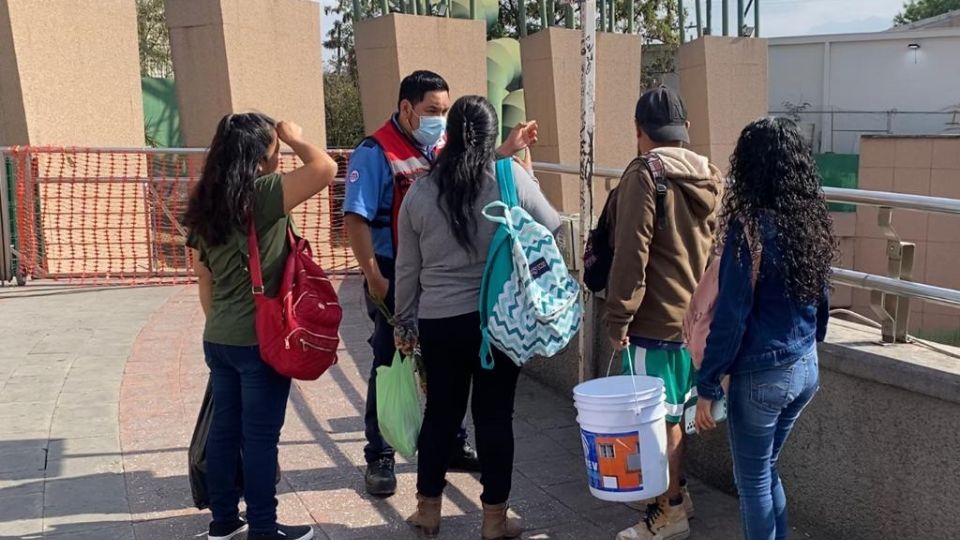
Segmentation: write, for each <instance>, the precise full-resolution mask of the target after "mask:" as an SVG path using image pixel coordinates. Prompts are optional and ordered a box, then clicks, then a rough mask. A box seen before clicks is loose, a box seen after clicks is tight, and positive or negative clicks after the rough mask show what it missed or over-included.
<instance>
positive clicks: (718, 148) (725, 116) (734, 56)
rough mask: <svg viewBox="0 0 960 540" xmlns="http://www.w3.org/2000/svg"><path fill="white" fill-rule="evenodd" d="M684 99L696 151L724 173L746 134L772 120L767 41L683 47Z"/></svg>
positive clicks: (716, 39)
mask: <svg viewBox="0 0 960 540" xmlns="http://www.w3.org/2000/svg"><path fill="white" fill-rule="evenodd" d="M677 68H678V71H679V74H680V93H681V95H683V99H684V100H685V101H686V103H687V116H688V118H689V120H690V142H691V148H692V149H693V150H694V151H696V152H699V153H701V154H704V155H706V156H709V157H710V160H711V161H713V162H714V163H715V164H716V165H717V166H718V167H720V169H721V170H724V171H726V170H727V169H728V168H729V162H730V155H731V154H732V153H733V149H734V148H735V147H736V144H737V139H738V138H739V136H740V132H741V131H742V130H743V128H744V127H745V126H746V125H747V124H748V123H750V122H752V121H753V120H756V119H758V118H761V117H763V116H767V114H768V113H769V108H768V106H767V40H765V39H759V38H734V37H721V36H704V37H702V38H700V39H697V40H694V41H691V42H689V43H686V44H684V45H681V46H680V53H679V60H678V66H677Z"/></svg>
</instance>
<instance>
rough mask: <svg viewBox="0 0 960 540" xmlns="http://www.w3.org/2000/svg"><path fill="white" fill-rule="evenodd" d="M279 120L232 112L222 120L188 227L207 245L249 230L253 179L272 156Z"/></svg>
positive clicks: (186, 216) (190, 209)
mask: <svg viewBox="0 0 960 540" xmlns="http://www.w3.org/2000/svg"><path fill="white" fill-rule="evenodd" d="M275 127H276V122H274V121H273V119H272V118H270V117H269V116H266V115H264V114H260V113H244V114H228V115H226V116H224V117H223V119H221V120H220V123H219V124H218V125H217V132H216V134H215V135H214V136H213V141H212V142H211V143H210V148H209V150H208V152H207V158H206V162H205V163H204V165H203V173H202V174H201V175H200V182H199V183H198V184H197V187H196V189H195V190H194V191H193V194H192V195H191V196H190V202H189V204H188V206H187V211H186V213H185V214H184V218H183V222H184V225H186V227H187V228H188V229H189V230H190V231H191V233H192V234H195V235H197V236H199V237H200V238H202V239H203V241H204V242H206V244H207V245H208V246H218V245H221V244H223V243H225V242H226V241H227V239H228V238H229V236H230V233H231V232H233V231H234V230H239V231H246V227H247V220H248V219H249V216H250V212H251V211H252V210H253V181H254V180H255V179H256V178H257V176H259V174H260V172H259V167H260V165H261V164H262V163H263V161H264V159H266V158H267V157H268V156H267V154H268V152H269V150H270V146H271V144H273V139H274V137H275V136H276V135H275V131H276V130H275Z"/></svg>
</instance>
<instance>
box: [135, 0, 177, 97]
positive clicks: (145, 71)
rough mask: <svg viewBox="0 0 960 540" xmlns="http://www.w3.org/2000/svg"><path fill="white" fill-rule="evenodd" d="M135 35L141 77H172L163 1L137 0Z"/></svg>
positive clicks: (168, 36)
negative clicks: (136, 36)
mask: <svg viewBox="0 0 960 540" xmlns="http://www.w3.org/2000/svg"><path fill="white" fill-rule="evenodd" d="M137 35H138V36H139V49H140V75H141V76H142V77H160V78H164V77H169V76H171V75H173V61H172V60H171V59H170V32H169V30H168V29H167V20H166V16H165V10H164V5H163V0H137Z"/></svg>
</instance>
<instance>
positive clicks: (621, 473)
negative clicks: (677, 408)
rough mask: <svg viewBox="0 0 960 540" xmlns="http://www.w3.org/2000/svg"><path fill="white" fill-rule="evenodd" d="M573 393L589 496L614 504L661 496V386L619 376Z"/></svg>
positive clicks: (665, 471) (664, 474)
mask: <svg viewBox="0 0 960 540" xmlns="http://www.w3.org/2000/svg"><path fill="white" fill-rule="evenodd" d="M634 388H636V389H634ZM573 393H574V404H575V405H576V407H577V422H579V423H580V441H581V443H582V445H583V455H584V461H585V465H586V469H587V483H588V485H589V486H590V493H592V494H593V496H594V497H597V498H598V499H602V500H605V501H612V502H629V501H639V500H643V499H649V498H652V497H656V496H659V495H662V494H663V493H665V492H666V491H667V484H668V482H669V467H668V464H667V432H666V426H665V424H664V416H665V415H666V408H665V407H664V392H663V381H661V380H660V379H658V378H656V377H645V376H629V375H620V376H616V377H605V378H601V379H594V380H592V381H587V382H585V383H582V384H580V385H578V386H577V387H576V388H574V390H573Z"/></svg>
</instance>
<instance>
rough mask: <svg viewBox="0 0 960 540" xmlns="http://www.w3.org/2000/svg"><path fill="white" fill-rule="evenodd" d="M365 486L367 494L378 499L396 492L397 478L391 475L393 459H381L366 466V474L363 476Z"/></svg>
mask: <svg viewBox="0 0 960 540" xmlns="http://www.w3.org/2000/svg"><path fill="white" fill-rule="evenodd" d="M363 479H364V481H365V482H366V484H367V493H369V494H371V495H376V496H378V497H386V496H388V495H393V494H394V493H395V492H396V491H397V477H396V475H395V474H394V473H393V458H391V457H382V458H380V459H378V460H377V461H374V462H373V463H368V464H367V474H365V475H364V478H363Z"/></svg>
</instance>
